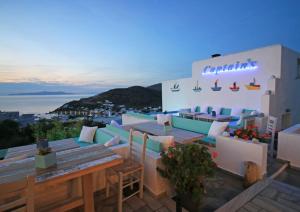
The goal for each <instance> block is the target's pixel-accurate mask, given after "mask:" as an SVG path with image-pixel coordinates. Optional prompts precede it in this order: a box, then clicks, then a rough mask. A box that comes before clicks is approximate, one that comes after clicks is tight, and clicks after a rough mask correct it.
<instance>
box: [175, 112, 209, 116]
mask: <svg viewBox="0 0 300 212" xmlns="http://www.w3.org/2000/svg"><path fill="white" fill-rule="evenodd" d="M179 114H180V115H186V116H195V115H201V114H203V113H201V112H179Z"/></svg>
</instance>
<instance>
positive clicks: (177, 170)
mask: <svg viewBox="0 0 300 212" xmlns="http://www.w3.org/2000/svg"><path fill="white" fill-rule="evenodd" d="M162 163H163V164H164V168H163V169H161V168H158V171H159V173H160V174H161V176H163V177H165V178H167V179H169V180H170V182H171V183H172V184H173V185H174V188H175V190H176V192H177V194H178V195H180V196H182V195H192V197H193V198H194V201H199V202H200V200H201V198H202V195H203V193H204V182H205V179H206V178H207V177H212V176H213V175H214V172H215V169H216V164H215V163H214V162H213V160H212V156H211V155H210V153H209V152H208V149H207V148H206V147H204V146H201V145H198V144H190V145H178V146H176V147H169V149H168V151H167V152H164V153H162Z"/></svg>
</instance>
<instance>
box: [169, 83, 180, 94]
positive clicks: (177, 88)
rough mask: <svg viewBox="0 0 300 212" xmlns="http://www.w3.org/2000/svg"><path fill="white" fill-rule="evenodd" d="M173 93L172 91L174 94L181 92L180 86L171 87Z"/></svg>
mask: <svg viewBox="0 0 300 212" xmlns="http://www.w3.org/2000/svg"><path fill="white" fill-rule="evenodd" d="M171 91H172V92H177V91H180V88H179V84H178V83H175V84H174V85H173V87H171Z"/></svg>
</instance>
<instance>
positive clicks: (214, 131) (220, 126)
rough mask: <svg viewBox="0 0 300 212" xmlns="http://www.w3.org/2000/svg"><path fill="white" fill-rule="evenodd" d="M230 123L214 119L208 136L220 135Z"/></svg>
mask: <svg viewBox="0 0 300 212" xmlns="http://www.w3.org/2000/svg"><path fill="white" fill-rule="evenodd" d="M228 124H229V122H219V121H214V122H213V123H212V125H211V127H210V129H209V131H208V136H211V137H216V136H218V135H222V133H223V132H224V131H225V129H226V127H227V126H228Z"/></svg>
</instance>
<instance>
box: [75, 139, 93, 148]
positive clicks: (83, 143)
mask: <svg viewBox="0 0 300 212" xmlns="http://www.w3.org/2000/svg"><path fill="white" fill-rule="evenodd" d="M75 142H76V143H77V144H78V145H79V146H80V147H85V146H90V145H93V144H94V143H88V142H84V141H79V138H75Z"/></svg>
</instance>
